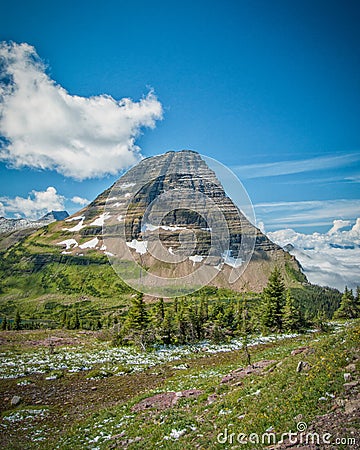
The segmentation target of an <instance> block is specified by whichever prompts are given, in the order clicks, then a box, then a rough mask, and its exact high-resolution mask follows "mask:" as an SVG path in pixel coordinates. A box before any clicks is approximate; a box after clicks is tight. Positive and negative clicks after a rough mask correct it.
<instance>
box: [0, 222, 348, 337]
mask: <svg viewBox="0 0 360 450" xmlns="http://www.w3.org/2000/svg"><path fill="white" fill-rule="evenodd" d="M56 233H58V234H59V238H60V235H61V238H63V237H64V236H63V234H64V233H65V234H66V233H67V232H64V231H62V228H61V226H59V224H58V223H54V224H50V225H49V226H47V227H44V228H43V229H40V230H37V231H36V232H35V233H32V234H31V235H30V236H25V237H23V238H22V239H21V240H20V241H19V242H17V243H16V244H15V245H13V246H11V247H10V248H8V249H3V251H2V252H0V319H2V318H4V317H6V318H7V319H8V320H10V321H11V320H13V319H14V317H15V314H16V311H17V310H18V311H19V312H20V314H21V318H22V319H23V325H26V326H36V325H40V326H47V327H59V326H62V321H63V316H64V313H65V312H70V313H71V314H73V313H75V311H76V312H77V314H78V316H79V318H80V321H81V324H82V326H83V327H84V328H92V327H94V324H96V323H98V321H99V320H100V321H101V322H102V324H103V325H104V324H105V325H106V324H107V323H110V324H112V323H113V320H114V318H115V317H117V316H119V317H121V316H122V315H123V313H124V311H125V310H126V309H127V308H128V307H129V305H130V300H131V298H132V296H133V295H135V291H133V290H132V289H131V288H129V287H128V286H127V285H126V284H125V283H124V282H123V281H122V280H121V279H120V278H119V277H118V276H117V274H116V273H115V272H114V270H113V269H112V267H111V266H110V264H109V262H108V260H107V257H106V256H105V255H103V254H101V253H99V252H96V251H94V250H91V249H88V250H87V252H86V253H85V254H84V255H82V256H74V255H68V254H62V253H61V248H58V247H57V246H54V245H53V244H52V242H53V240H54V236H55V235H56ZM85 239H88V238H85ZM129 270H132V269H131V267H130V266H129ZM283 275H284V278H285V279H289V280H291V286H292V292H293V294H294V297H295V299H296V302H297V306H298V308H299V309H301V310H302V312H303V314H304V315H308V316H309V317H310V318H311V317H315V316H316V315H317V314H318V312H319V311H323V313H324V315H325V316H326V317H328V318H331V317H332V314H333V312H334V311H335V310H336V309H337V308H338V305H339V301H340V293H339V292H338V291H336V290H332V289H324V288H319V287H316V286H311V285H309V284H306V283H304V282H303V279H299V280H298V279H297V277H298V273H297V272H296V271H294V270H293V268H292V266H290V265H288V266H286V268H285V272H284V274H283ZM202 297H206V298H207V299H208V300H209V301H218V300H220V301H221V302H222V301H225V302H228V301H231V300H238V299H243V298H247V299H248V300H249V301H250V307H251V305H253V306H254V307H257V305H258V303H259V302H261V298H260V296H259V294H255V293H251V292H248V293H246V294H244V293H242V294H240V293H236V292H232V291H230V290H228V289H222V288H215V287H209V288H203V289H201V290H200V291H199V292H196V293H194V294H193V295H191V296H190V297H189V298H190V300H191V299H195V300H197V299H200V298H202ZM255 309H256V308H255ZM255 309H254V315H255V314H256V311H255Z"/></svg>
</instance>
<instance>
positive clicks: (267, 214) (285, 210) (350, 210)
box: [254, 199, 360, 230]
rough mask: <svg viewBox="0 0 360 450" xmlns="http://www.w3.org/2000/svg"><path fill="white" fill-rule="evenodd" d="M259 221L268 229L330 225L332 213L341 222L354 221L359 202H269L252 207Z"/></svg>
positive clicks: (356, 200) (347, 200)
mask: <svg viewBox="0 0 360 450" xmlns="http://www.w3.org/2000/svg"><path fill="white" fill-rule="evenodd" d="M254 209H255V212H256V216H257V218H258V220H259V221H263V222H264V223H266V226H267V228H268V229H272V230H274V229H278V228H291V227H292V228H294V227H306V226H309V227H314V226H315V225H316V226H317V225H331V224H332V223H333V217H334V212H335V213H336V214H337V215H338V216H339V217H341V218H342V220H345V221H346V220H354V219H355V217H357V216H358V214H359V211H360V200H358V199H353V200H351V199H350V200H349V199H340V200H314V201H300V202H270V203H257V204H255V205H254Z"/></svg>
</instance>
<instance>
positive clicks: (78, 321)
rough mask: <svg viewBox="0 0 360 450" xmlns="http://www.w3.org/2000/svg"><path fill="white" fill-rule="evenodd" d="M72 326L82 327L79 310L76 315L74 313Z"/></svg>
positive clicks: (75, 328)
mask: <svg viewBox="0 0 360 450" xmlns="http://www.w3.org/2000/svg"><path fill="white" fill-rule="evenodd" d="M72 325H73V326H72V328H73V329H74V330H78V329H79V328H80V319H79V313H78V312H77V310H76V311H75V315H74V321H73V324H72Z"/></svg>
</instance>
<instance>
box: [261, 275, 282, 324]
mask: <svg viewBox="0 0 360 450" xmlns="http://www.w3.org/2000/svg"><path fill="white" fill-rule="evenodd" d="M262 297H263V310H262V318H261V319H262V324H263V326H264V327H265V328H266V329H269V330H272V331H281V330H282V315H283V308H284V300H285V299H284V297H285V286H284V281H283V278H282V276H281V273H280V270H279V268H278V267H275V269H274V270H273V271H272V273H271V275H270V277H269V281H268V283H267V285H266V287H265V288H264V290H263V294H262Z"/></svg>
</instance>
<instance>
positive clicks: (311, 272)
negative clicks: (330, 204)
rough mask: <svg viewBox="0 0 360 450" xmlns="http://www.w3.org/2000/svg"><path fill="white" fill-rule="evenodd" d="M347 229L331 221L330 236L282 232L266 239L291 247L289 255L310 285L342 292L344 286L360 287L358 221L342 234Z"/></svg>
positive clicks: (326, 234)
mask: <svg viewBox="0 0 360 450" xmlns="http://www.w3.org/2000/svg"><path fill="white" fill-rule="evenodd" d="M348 225H350V223H348V221H342V220H334V226H333V227H332V229H331V230H332V232H331V233H330V232H327V233H312V234H303V233H298V232H296V231H294V230H292V229H284V230H278V231H274V232H269V233H267V235H268V236H269V238H270V239H271V240H272V241H274V242H276V243H277V244H279V245H280V246H282V247H284V246H286V245H288V244H291V245H292V246H293V247H294V248H293V249H292V250H291V251H290V253H291V254H292V255H294V256H295V257H296V258H297V259H298V261H299V262H300V264H301V265H302V267H303V269H304V272H305V274H306V276H307V277H308V280H309V281H310V282H311V283H315V284H319V285H322V286H332V287H335V288H337V289H340V290H343V289H344V287H345V286H346V285H347V286H348V287H350V288H355V287H356V286H358V285H360V271H359V267H360V218H358V219H357V220H356V223H355V225H353V227H352V228H351V229H350V230H346V231H341V229H342V228H343V227H345V226H348ZM331 230H330V231H331Z"/></svg>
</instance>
